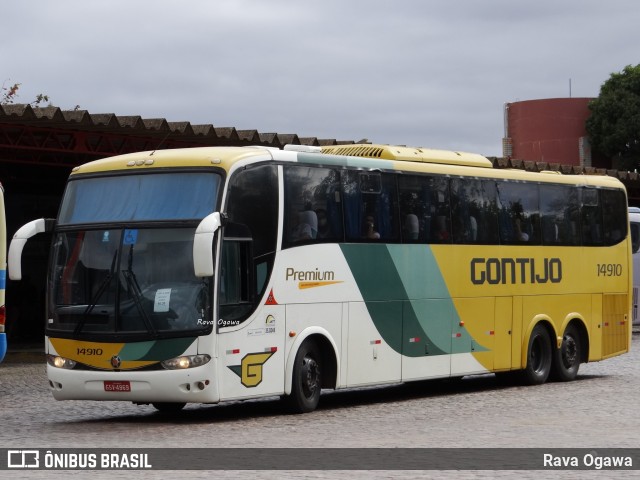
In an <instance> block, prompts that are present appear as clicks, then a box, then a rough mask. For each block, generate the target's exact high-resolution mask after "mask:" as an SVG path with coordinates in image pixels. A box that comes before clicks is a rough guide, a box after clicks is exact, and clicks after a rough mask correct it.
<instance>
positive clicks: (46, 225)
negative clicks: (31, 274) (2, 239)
mask: <svg viewBox="0 0 640 480" xmlns="http://www.w3.org/2000/svg"><path fill="white" fill-rule="evenodd" d="M54 225H55V220H54V219H52V218H39V219H38V220H32V221H31V222H29V223H27V224H25V225H23V226H22V227H20V228H19V229H18V231H17V232H16V233H15V234H14V235H13V239H12V240H11V244H10V245H9V257H8V264H9V265H8V267H9V278H10V279H11V280H22V262H21V260H22V250H23V249H24V246H25V244H26V243H27V240H29V239H30V238H31V237H33V236H34V235H37V234H38V233H44V232H50V231H51V230H53V226H54Z"/></svg>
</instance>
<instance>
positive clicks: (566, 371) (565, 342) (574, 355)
mask: <svg viewBox="0 0 640 480" xmlns="http://www.w3.org/2000/svg"><path fill="white" fill-rule="evenodd" d="M581 358H582V345H581V344H580V334H579V333H578V329H577V328H576V327H575V326H573V325H569V326H568V327H567V329H566V330H565V331H564V334H563V335H562V345H560V348H556V349H555V351H554V355H553V367H552V370H551V377H552V378H553V379H554V380H558V381H561V382H570V381H571V380H575V378H576V377H577V376H578V369H579V368H580V359H581Z"/></svg>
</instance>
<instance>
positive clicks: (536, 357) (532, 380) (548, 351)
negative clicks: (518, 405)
mask: <svg viewBox="0 0 640 480" xmlns="http://www.w3.org/2000/svg"><path fill="white" fill-rule="evenodd" d="M552 363H553V350H552V348H551V340H550V339H549V334H548V333H547V329H546V328H544V326H543V325H541V324H538V325H536V326H535V327H534V328H533V331H532V332H531V337H529V346H528V348H527V366H526V367H525V369H524V370H523V371H522V380H523V381H524V383H526V384H528V385H540V384H542V383H544V382H546V381H547V378H549V373H550V372H551V364H552Z"/></svg>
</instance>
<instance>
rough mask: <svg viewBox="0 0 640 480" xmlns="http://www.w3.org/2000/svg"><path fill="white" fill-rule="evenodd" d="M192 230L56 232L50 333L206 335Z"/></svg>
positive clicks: (204, 294) (204, 292)
mask: <svg viewBox="0 0 640 480" xmlns="http://www.w3.org/2000/svg"><path fill="white" fill-rule="evenodd" d="M194 233H195V228H167V229H165V228H155V229H115V228H114V229H108V230H104V229H101V230H79V231H72V232H59V233H58V234H57V235H56V236H55V237H54V244H53V252H52V253H53V255H52V262H53V264H52V268H51V275H52V277H51V278H50V282H51V283H50V284H51V285H52V295H50V298H49V302H50V304H49V319H48V324H47V329H48V330H50V331H51V330H55V331H58V332H61V331H62V332H64V331H66V332H68V333H74V334H76V335H81V334H91V333H98V332H100V333H101V334H109V333H113V334H120V335H135V334H138V335H143V336H145V337H147V336H155V335H156V334H163V335H165V336H167V335H170V334H171V333H173V334H176V333H177V334H182V333H184V332H185V331H193V330H203V329H207V327H208V324H209V323H210V322H205V321H204V319H205V318H207V317H206V315H207V312H208V310H209V305H210V301H209V284H208V280H207V279H202V278H198V277H196V276H195V274H194V272H193V261H192V245H193V235H194Z"/></svg>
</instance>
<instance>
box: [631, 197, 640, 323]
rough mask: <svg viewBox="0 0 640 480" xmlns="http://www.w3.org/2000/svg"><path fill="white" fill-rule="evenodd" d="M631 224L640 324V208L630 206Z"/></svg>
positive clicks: (635, 301)
mask: <svg viewBox="0 0 640 480" xmlns="http://www.w3.org/2000/svg"><path fill="white" fill-rule="evenodd" d="M629 226H630V228H631V243H632V247H631V253H632V255H633V310H632V318H633V324H634V325H640V318H638V288H640V208H638V207H629Z"/></svg>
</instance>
